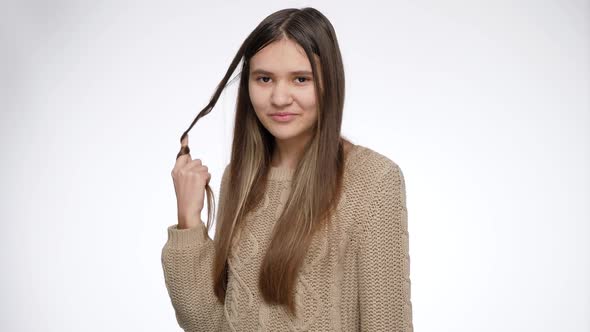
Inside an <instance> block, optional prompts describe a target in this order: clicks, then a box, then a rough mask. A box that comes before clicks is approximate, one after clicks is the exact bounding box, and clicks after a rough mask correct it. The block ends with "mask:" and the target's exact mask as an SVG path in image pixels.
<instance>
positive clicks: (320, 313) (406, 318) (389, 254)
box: [161, 145, 413, 332]
mask: <svg viewBox="0 0 590 332" xmlns="http://www.w3.org/2000/svg"><path fill="white" fill-rule="evenodd" d="M228 166H229V165H228ZM292 176H293V171H292V170H291V169H288V168H282V167H273V168H271V170H270V173H269V177H268V181H269V182H268V186H267V194H266V195H265V199H264V202H263V203H261V204H259V206H258V207H257V209H256V210H255V211H253V212H252V213H250V214H249V215H248V216H247V217H246V219H245V220H246V222H247V223H246V227H245V228H244V230H243V231H242V232H241V233H240V234H239V238H238V240H237V242H236V246H237V248H236V247H233V248H234V249H233V250H232V251H235V255H232V256H230V258H229V275H228V288H227V292H226V298H225V305H222V304H219V303H218V301H217V298H216V297H215V296H214V294H213V281H212V279H211V273H210V271H211V264H212V259H213V253H214V247H213V241H214V240H212V239H211V238H209V236H208V235H206V232H204V231H203V230H204V229H206V226H205V225H204V224H203V223H201V224H200V226H199V227H197V228H192V229H177V228H176V224H173V225H170V226H169V227H168V229H167V232H168V240H167V242H166V243H165V245H164V247H163V248H162V256H161V261H162V267H163V271H164V278H165V283H166V288H167V290H168V294H169V296H170V299H171V302H172V306H173V308H174V312H175V315H176V319H177V321H178V324H179V325H180V327H182V328H183V329H184V330H185V331H396V332H397V331H400V332H401V331H403V332H412V331H413V325H412V302H411V300H410V257H409V241H408V228H407V227H408V226H407V210H406V193H405V183H404V177H403V174H402V171H401V169H400V167H399V166H398V165H397V164H396V163H395V162H393V161H392V160H390V159H389V158H387V157H385V156H384V155H381V154H379V153H377V152H375V151H373V150H371V149H369V148H367V147H364V146H361V145H354V146H353V147H352V149H351V150H350V152H349V154H348V156H347V158H346V160H345V172H344V179H343V180H344V183H343V185H344V192H343V195H342V198H341V200H340V202H339V205H338V209H337V211H338V212H337V214H336V215H335V216H334V218H333V219H332V223H331V224H330V226H329V227H328V228H325V227H324V228H323V231H322V232H320V233H317V234H316V236H315V238H314V240H313V242H312V245H311V246H310V249H309V251H308V256H307V258H306V260H305V262H304V265H303V266H302V270H301V273H300V275H299V277H298V284H297V287H296V297H295V302H296V305H297V313H298V314H297V317H293V316H291V314H290V313H289V312H287V311H286V309H285V308H284V307H283V306H278V305H268V304H266V303H265V302H264V301H262V298H261V295H260V293H259V290H258V288H257V285H258V274H257V271H258V267H259V266H260V264H261V261H262V257H263V253H264V252H265V250H266V248H267V245H268V243H269V236H270V233H271V230H272V227H273V224H274V222H275V221H276V219H277V217H278V216H279V214H280V213H281V211H282V209H283V206H284V203H285V201H286V199H287V196H288V194H289V190H290V188H289V187H290V179H291V178H292ZM227 180H228V167H227V166H226V168H225V171H224V173H223V177H222V181H221V185H220V193H219V201H220V202H221V201H222V200H223V197H224V195H225V193H226V191H227V190H228V188H227V184H226V183H227ZM222 208H223V205H222V204H221V203H220V204H219V208H218V210H219V209H222Z"/></svg>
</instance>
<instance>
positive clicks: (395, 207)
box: [358, 164, 414, 332]
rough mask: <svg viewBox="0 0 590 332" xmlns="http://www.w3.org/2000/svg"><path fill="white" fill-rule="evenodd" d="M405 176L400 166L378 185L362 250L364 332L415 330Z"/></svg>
mask: <svg viewBox="0 0 590 332" xmlns="http://www.w3.org/2000/svg"><path fill="white" fill-rule="evenodd" d="M408 235H409V234H408V221H407V209H406V192H405V181H404V176H403V173H402V171H401V169H400V168H399V166H398V165H397V164H394V165H393V167H392V168H391V169H389V170H388V171H387V172H386V173H385V175H384V176H382V178H381V179H380V180H379V181H378V182H377V185H376V191H375V195H374V196H372V197H371V202H370V212H369V216H368V219H367V222H366V223H365V224H364V225H363V230H362V235H361V236H362V238H361V243H360V248H359V251H358V269H359V272H358V273H359V274H358V276H359V279H358V282H359V284H358V289H359V306H360V327H361V329H360V330H361V331H395V332H413V330H414V328H413V324H412V302H411V299H410V297H411V292H410V256H409V236H408Z"/></svg>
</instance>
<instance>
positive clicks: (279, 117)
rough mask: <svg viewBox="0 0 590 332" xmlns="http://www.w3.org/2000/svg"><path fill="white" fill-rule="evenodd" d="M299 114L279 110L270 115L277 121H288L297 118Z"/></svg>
mask: <svg viewBox="0 0 590 332" xmlns="http://www.w3.org/2000/svg"><path fill="white" fill-rule="evenodd" d="M296 115H297V114H295V113H290V112H277V113H273V114H271V115H270V117H271V118H272V119H273V120H275V121H277V122H288V121H291V120H292V119H293V118H295V116H296Z"/></svg>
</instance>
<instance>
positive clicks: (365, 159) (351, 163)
mask: <svg viewBox="0 0 590 332" xmlns="http://www.w3.org/2000/svg"><path fill="white" fill-rule="evenodd" d="M346 164H347V169H348V172H349V173H351V174H354V175H355V176H361V177H363V178H364V179H366V180H371V179H372V180H373V181H371V182H373V183H374V182H375V181H379V179H382V178H383V177H384V176H385V175H387V174H390V173H395V172H400V173H401V168H400V166H399V165H398V163H397V162H396V161H394V159H393V158H391V157H388V156H387V155H385V154H384V153H381V152H378V151H376V150H374V149H372V148H369V147H367V146H364V145H360V144H356V145H354V146H352V148H351V150H350V154H349V156H348V159H347V162H346Z"/></svg>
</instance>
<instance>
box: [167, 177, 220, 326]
mask: <svg viewBox="0 0 590 332" xmlns="http://www.w3.org/2000/svg"><path fill="white" fill-rule="evenodd" d="M228 176H229V175H228V166H226V168H225V170H224V172H223V176H222V180H221V185H220V190H219V203H218V205H219V206H218V209H217V217H219V211H222V209H223V203H222V202H223V200H224V198H225V194H226V193H225V192H226V187H227V181H228ZM167 231H168V240H167V242H166V243H165V244H164V247H163V248H162V253H161V261H162V268H163V270H164V279H165V284H166V289H167V291H168V295H169V297H170V300H171V302H172V307H173V308H174V312H175V316H176V320H177V322H178V325H179V326H180V327H181V328H182V329H183V330H185V331H219V330H220V328H221V326H222V320H223V319H224V314H223V313H224V307H223V304H221V303H219V302H218V299H217V297H216V296H215V293H214V292H213V278H212V276H211V271H212V264H213V259H214V252H215V249H214V246H213V240H212V239H211V238H210V237H209V235H208V234H207V226H206V225H205V224H204V223H200V224H199V226H198V227H195V228H189V229H178V228H177V224H173V225H170V226H168V229H167Z"/></svg>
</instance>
